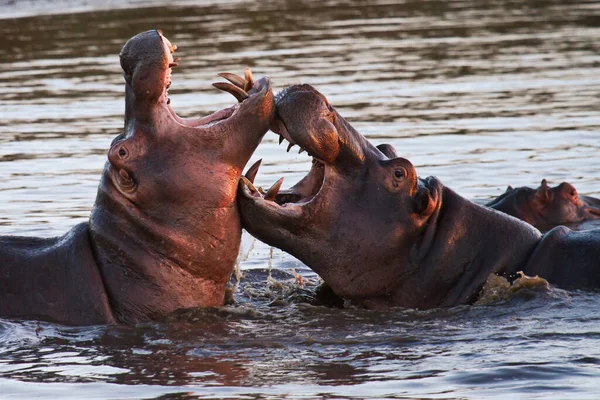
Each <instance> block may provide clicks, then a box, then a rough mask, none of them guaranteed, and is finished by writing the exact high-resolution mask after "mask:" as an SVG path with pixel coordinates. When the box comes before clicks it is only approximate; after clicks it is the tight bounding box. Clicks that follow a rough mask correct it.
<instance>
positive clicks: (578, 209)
mask: <svg viewBox="0 0 600 400" xmlns="http://www.w3.org/2000/svg"><path fill="white" fill-rule="evenodd" d="M486 206H487V207H491V208H493V209H495V210H498V211H502V212H504V213H506V214H509V215H512V216H513V217H516V218H519V219H520V220H523V221H525V222H528V223H530V224H531V225H533V226H535V227H536V228H538V229H539V230H540V231H542V232H547V231H549V230H551V229H552V228H554V227H556V226H559V225H565V226H568V227H569V228H571V229H573V230H583V229H590V228H593V227H594V226H595V227H596V228H597V227H599V226H600V199H596V198H594V197H591V196H582V195H579V194H578V193H577V189H575V187H574V186H573V185H571V184H570V183H568V182H563V183H561V184H560V185H557V186H555V187H549V186H548V182H547V181H546V180H545V179H544V180H542V183H541V185H540V186H539V187H538V188H537V189H532V188H529V187H526V186H523V187H518V188H512V187H511V186H509V187H508V188H507V189H506V192H504V193H503V194H501V195H500V196H498V197H497V198H495V199H493V200H491V201H490V202H489V203H487V204H486ZM593 221H598V222H596V223H594V222H593Z"/></svg>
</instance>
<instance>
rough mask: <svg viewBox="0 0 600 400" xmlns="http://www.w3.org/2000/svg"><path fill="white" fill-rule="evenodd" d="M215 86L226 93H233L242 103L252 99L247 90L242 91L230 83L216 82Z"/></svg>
mask: <svg viewBox="0 0 600 400" xmlns="http://www.w3.org/2000/svg"><path fill="white" fill-rule="evenodd" d="M213 86H214V87H216V88H217V89H220V90H223V91H224V92H227V93H231V94H232V95H233V97H235V98H236V99H237V100H238V101H239V102H240V103H241V102H242V101H244V100H246V99H247V98H248V97H250V96H248V93H246V91H245V90H243V89H240V88H239V87H237V86H235V85H233V84H231V83H229V82H215V83H213Z"/></svg>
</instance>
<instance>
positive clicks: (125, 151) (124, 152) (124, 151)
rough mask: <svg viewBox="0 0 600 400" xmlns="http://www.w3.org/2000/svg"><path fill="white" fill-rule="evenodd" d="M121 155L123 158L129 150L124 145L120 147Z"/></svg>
mask: <svg viewBox="0 0 600 400" xmlns="http://www.w3.org/2000/svg"><path fill="white" fill-rule="evenodd" d="M119 157H121V158H125V157H127V150H126V149H125V148H124V147H121V148H120V149H119Z"/></svg>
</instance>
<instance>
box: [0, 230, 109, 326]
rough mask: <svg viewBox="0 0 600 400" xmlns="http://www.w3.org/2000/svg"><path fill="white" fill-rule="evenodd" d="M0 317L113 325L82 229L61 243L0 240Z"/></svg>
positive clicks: (56, 240)
mask: <svg viewBox="0 0 600 400" xmlns="http://www.w3.org/2000/svg"><path fill="white" fill-rule="evenodd" d="M0 299H1V301H0V317H7V318H35V319H42V320H48V321H53V322H59V323H65V324H69V325H71V324H72V325H94V324H106V323H114V318H113V315H112V311H111V308H110V305H109V302H108V298H107V296H106V291H105V290H104V285H103V283H102V278H101V276H100V273H99V271H98V267H97V266H96V262H95V260H94V255H93V253H92V249H91V246H90V239H89V229H88V224H87V223H82V224H79V225H76V226H75V227H73V229H71V230H70V231H69V232H67V234H66V235H64V236H62V237H55V238H35V237H24V236H3V237H0Z"/></svg>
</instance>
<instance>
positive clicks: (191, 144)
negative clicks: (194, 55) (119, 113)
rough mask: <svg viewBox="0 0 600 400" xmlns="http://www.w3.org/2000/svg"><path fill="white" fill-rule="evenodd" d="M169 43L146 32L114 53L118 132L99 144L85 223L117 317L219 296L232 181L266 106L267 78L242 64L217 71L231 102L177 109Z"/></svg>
mask: <svg viewBox="0 0 600 400" xmlns="http://www.w3.org/2000/svg"><path fill="white" fill-rule="evenodd" d="M175 49H176V47H175V46H174V45H172V44H171V43H170V42H169V40H167V38H165V37H164V36H163V35H162V33H161V32H160V31H156V30H153V31H148V32H144V33H141V34H139V35H137V36H135V37H133V38H132V39H130V40H129V41H128V42H127V43H126V44H125V46H124V47H123V50H122V51H121V54H120V57H121V66H122V68H123V71H124V76H125V97H126V106H125V131H124V133H123V134H122V135H120V136H119V137H117V138H116V139H115V140H114V141H113V143H112V145H111V148H110V150H109V152H108V163H107V164H106V167H105V170H104V174H103V177H102V181H101V184H100V187H99V192H98V197H97V200H96V204H95V207H94V210H93V212H92V216H91V229H92V237H93V240H94V245H95V247H96V251H97V253H98V258H99V262H100V264H101V269H102V273H103V275H104V276H105V277H106V281H107V286H108V293H109V297H110V298H111V301H112V304H113V307H114V308H115V309H116V310H117V313H118V314H120V315H121V319H125V320H127V319H129V320H132V319H135V318H141V319H143V318H144V317H147V316H148V315H162V314H164V313H165V312H169V311H172V310H173V309H175V308H182V307H195V306H203V305H204V306H211V305H219V304H222V303H223V295H224V289H225V283H226V282H227V280H228V278H229V275H230V273H231V271H232V269H233V266H234V263H235V260H236V257H237V254H238V247H239V241H240V235H241V226H240V221H239V215H238V212H237V205H236V201H235V197H236V188H237V183H238V180H239V177H240V173H241V171H242V169H243V167H244V165H245V164H246V162H247V161H248V159H249V158H250V156H251V155H252V153H253V151H254V150H255V149H256V147H257V146H258V144H259V142H260V140H261V138H262V136H263V135H264V134H265V133H266V131H267V130H268V127H269V124H270V123H271V121H272V119H273V116H274V112H275V107H274V99H273V95H272V92H271V87H270V81H269V79H268V78H263V79H260V80H258V81H256V82H254V81H253V80H252V77H251V74H250V73H249V70H248V71H247V73H246V78H245V79H243V78H240V77H237V76H236V75H232V74H222V76H224V77H225V78H227V79H228V80H231V81H232V82H233V83H220V84H217V85H216V86H218V87H219V88H221V89H224V90H226V91H228V92H231V93H232V94H234V95H235V96H236V98H238V100H239V102H238V103H237V104H236V105H234V106H232V107H230V108H226V109H223V110H220V111H217V112H215V113H213V114H211V115H209V116H206V117H203V118H198V119H183V118H180V117H178V116H177V115H176V114H175V112H174V111H173V109H172V108H171V106H170V99H169V97H168V89H169V87H170V85H171V70H172V68H173V67H175V66H177V63H178V61H179V60H178V59H175V58H173V52H174V51H175ZM132 271H133V272H132ZM132 277H133V278H132ZM117 281H121V282H122V284H119V285H115V286H114V287H111V282H117ZM140 304H143V306H140Z"/></svg>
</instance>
